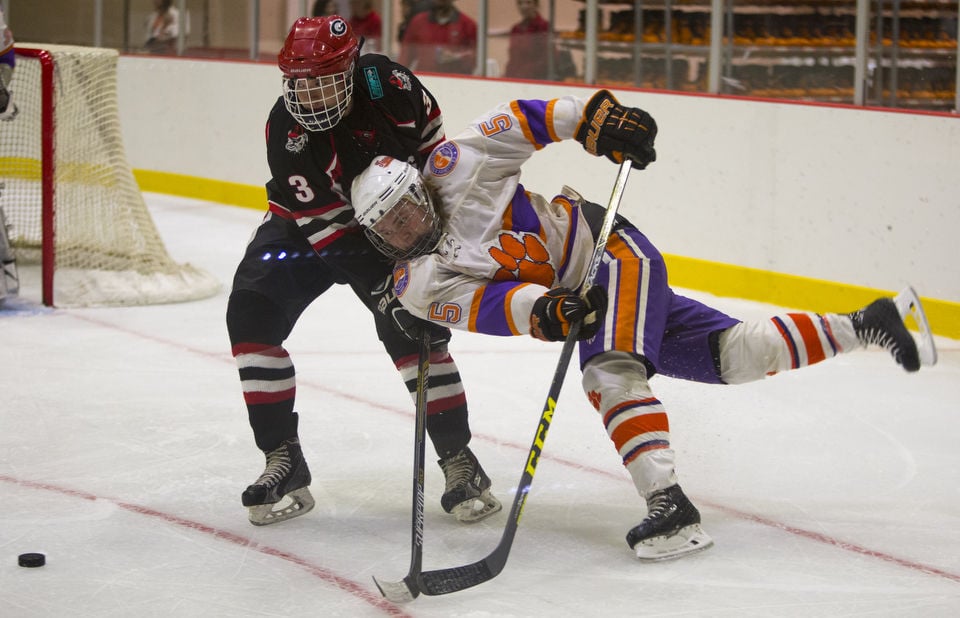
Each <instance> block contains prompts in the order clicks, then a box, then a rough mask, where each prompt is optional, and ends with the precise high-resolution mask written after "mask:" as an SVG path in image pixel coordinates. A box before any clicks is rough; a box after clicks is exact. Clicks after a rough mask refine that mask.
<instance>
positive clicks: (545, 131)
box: [510, 99, 560, 150]
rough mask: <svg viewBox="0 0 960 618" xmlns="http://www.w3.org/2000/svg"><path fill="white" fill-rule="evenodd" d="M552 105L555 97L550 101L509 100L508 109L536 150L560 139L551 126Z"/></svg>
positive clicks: (554, 103)
mask: <svg viewBox="0 0 960 618" xmlns="http://www.w3.org/2000/svg"><path fill="white" fill-rule="evenodd" d="M554 105H556V99H552V100H550V101H536V100H523V99H518V100H515V101H511V102H510V109H511V110H513V115H514V116H516V118H517V121H518V122H519V123H520V129H521V130H522V131H523V135H524V136H525V137H526V138H527V140H528V141H529V142H530V143H531V144H533V147H534V148H536V149H537V150H540V149H541V148H543V147H544V146H546V145H548V144H552V143H554V142H559V141H560V138H559V137H558V136H557V133H556V131H555V130H554V128H553V108H554Z"/></svg>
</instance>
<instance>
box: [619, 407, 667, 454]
mask: <svg viewBox="0 0 960 618" xmlns="http://www.w3.org/2000/svg"><path fill="white" fill-rule="evenodd" d="M651 431H670V423H669V421H668V420H667V413H666V412H654V413H652V414H642V415H640V416H635V417H633V418H631V419H629V420H626V421H623V422H622V423H620V425H618V426H617V428H616V429H614V430H613V433H611V434H610V439H611V440H613V444H614V446H616V447H617V450H618V451H619V450H620V449H621V448H623V445H624V444H626V443H627V442H629V441H630V440H632V439H633V438H636V437H637V436H640V435H643V434H645V433H650V432H651Z"/></svg>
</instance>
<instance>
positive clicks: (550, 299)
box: [530, 285, 607, 341]
mask: <svg viewBox="0 0 960 618" xmlns="http://www.w3.org/2000/svg"><path fill="white" fill-rule="evenodd" d="M606 310H607V291H606V290H605V289H604V288H602V287H600V286H599V285H595V286H593V287H592V288H590V290H589V291H588V292H587V297H586V299H583V298H580V295H579V294H577V293H575V292H574V291H573V290H571V289H570V288H554V289H552V290H550V291H549V292H547V293H546V294H544V295H543V296H541V297H540V298H538V299H537V301H536V302H535V303H533V311H531V312H530V334H531V335H533V336H534V337H536V338H537V339H541V340H543V341H563V340H564V339H566V338H567V335H568V334H570V325H571V324H573V323H574V322H577V321H578V320H583V325H582V326H581V327H580V335H579V336H578V337H577V339H589V338H591V337H593V336H594V335H596V334H597V331H598V330H600V324H601V322H603V313H604V311H606Z"/></svg>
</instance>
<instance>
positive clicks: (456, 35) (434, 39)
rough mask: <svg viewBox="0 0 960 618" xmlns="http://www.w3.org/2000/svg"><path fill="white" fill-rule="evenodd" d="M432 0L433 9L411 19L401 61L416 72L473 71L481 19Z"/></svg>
mask: <svg viewBox="0 0 960 618" xmlns="http://www.w3.org/2000/svg"><path fill="white" fill-rule="evenodd" d="M453 3H454V0H432V2H431V4H430V10H429V11H425V12H423V13H417V14H416V15H414V16H413V17H412V18H410V24H409V26H407V30H406V32H404V35H403V39H402V41H401V49H400V64H404V65H406V66H408V67H410V68H411V69H412V70H414V71H434V72H438V73H466V74H470V73H473V70H474V68H475V66H476V64H477V22H475V21H473V19H471V18H470V17H468V16H467V15H464V14H463V13H461V12H460V11H458V10H457V9H456V8H455V7H454V6H453Z"/></svg>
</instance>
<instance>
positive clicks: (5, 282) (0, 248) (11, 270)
mask: <svg viewBox="0 0 960 618" xmlns="http://www.w3.org/2000/svg"><path fill="white" fill-rule="evenodd" d="M2 189H3V185H2V183H0V192H2ZM0 267H2V268H3V276H2V278H0V302H2V301H3V299H5V298H7V297H10V296H16V295H17V293H18V292H19V291H20V277H19V275H18V274H17V258H16V256H15V255H14V253H13V247H11V246H10V237H9V235H8V233H7V218H6V216H5V215H4V214H3V208H0Z"/></svg>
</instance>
